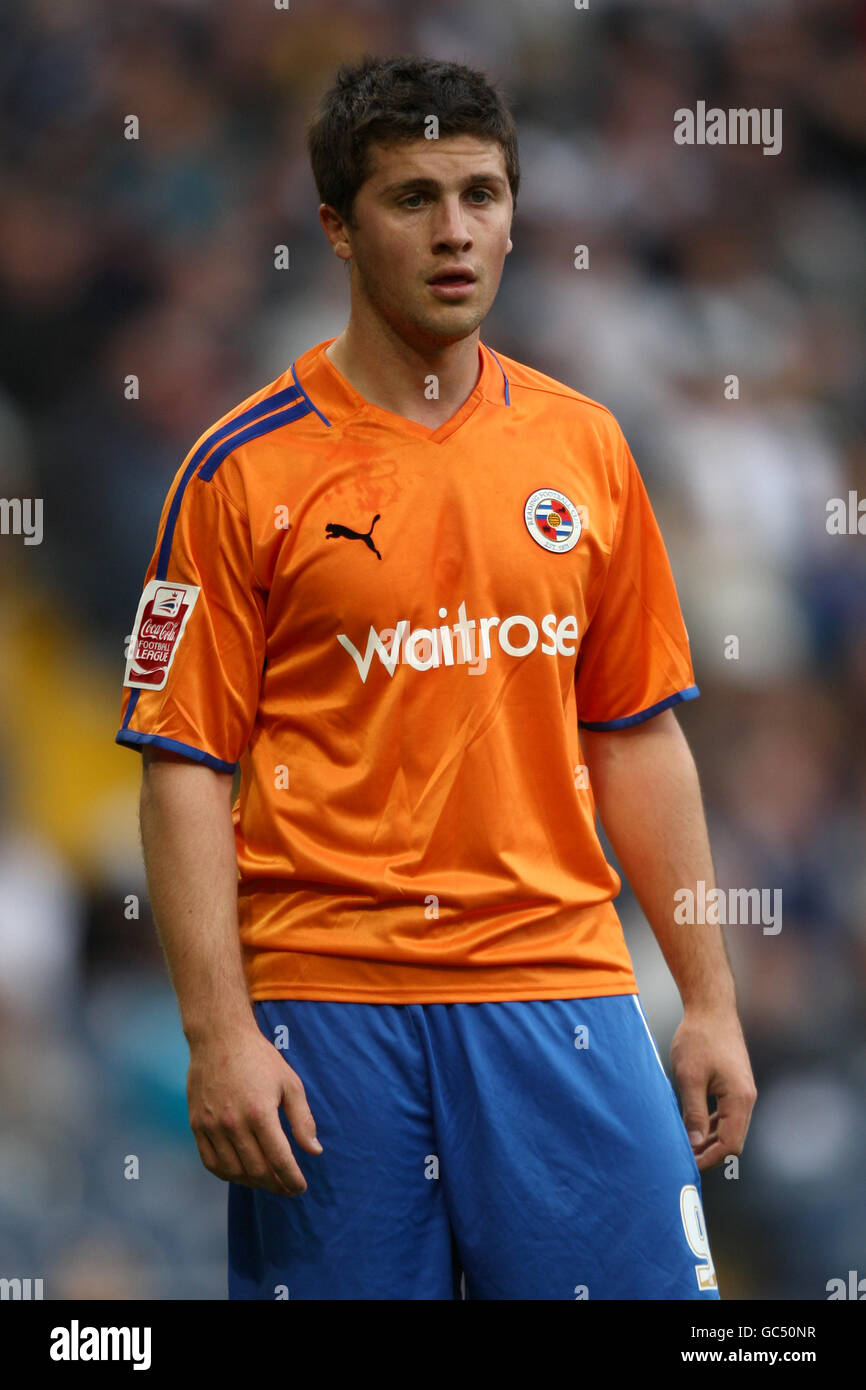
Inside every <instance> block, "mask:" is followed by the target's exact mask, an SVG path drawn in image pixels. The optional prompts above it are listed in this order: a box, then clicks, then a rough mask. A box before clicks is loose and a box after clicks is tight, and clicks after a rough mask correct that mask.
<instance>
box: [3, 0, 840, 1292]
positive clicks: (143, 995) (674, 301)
mask: <svg viewBox="0 0 866 1390" xmlns="http://www.w3.org/2000/svg"><path fill="white" fill-rule="evenodd" d="M364 51H370V52H376V53H381V54H393V53H400V52H403V53H422V54H427V55H431V56H436V57H440V58H450V59H456V60H458V61H462V62H467V63H469V64H470V65H473V66H477V67H481V68H483V69H484V70H485V71H486V72H487V73H488V75H489V76H490V77H491V78H492V79H493V80H495V81H497V82H498V83H499V84H500V85H501V87H502V90H503V92H504V94H505V95H506V97H507V98H508V99H509V100H510V101H511V103H512V106H513V109H514V112H515V116H516V119H517V122H518V128H519V136H520V153H521V164H522V184H521V189H520V195H519V199H518V204H517V210H516V218H515V222H514V229H513V240H514V251H513V252H512V254H511V255H510V256H509V257H508V259H507V261H506V265H505V272H504V276H503V281H502V286H501V290H500V293H499V297H498V300H497V302H496V304H495V306H494V310H493V312H492V313H491V314H490V316H489V318H488V319H487V320H486V322H485V324H484V325H483V326H482V330H481V336H482V340H483V341H484V342H486V343H487V344H489V345H490V346H491V347H492V348H493V349H494V350H495V351H499V352H501V353H504V354H506V355H509V356H512V357H515V358H517V359H518V360H520V361H524V362H526V363H528V364H530V365H532V366H534V367H537V368H539V369H540V370H542V371H546V372H548V373H550V374H551V375H553V376H555V377H557V378H559V379H560V380H562V381H565V382H567V383H568V384H569V385H572V386H574V387H576V388H577V389H578V390H580V391H582V392H584V393H585V394H587V395H589V396H592V397H595V398H597V399H599V400H601V401H603V402H604V403H605V404H606V405H608V406H609V407H610V408H611V409H612V410H613V411H614V413H615V414H616V415H617V417H618V418H619V420H620V422H621V424H622V426H623V428H624V430H625V432H626V435H627V437H628V439H629V442H630V444H631V447H632V450H633V452H634V455H635V457H636V459H637V461H638V464H639V467H640V468H641V471H642V474H643V476H644V479H645V481H646V484H647V487H648V490H649V493H650V496H651V499H652V502H653V505H654V507H655V509H656V514H657V516H658V518H659V522H660V524H661V527H662V531H663V534H664V537H665V540H666V543H667V547H668V551H669V554H670V557H671V563H672V566H673V569H674V573H675V576H676V579H677V584H678V588H679V592H680V597H681V601H682V606H683V610H684V614H685V617H686V623H687V626H688V629H689V634H690V638H691V642H692V652H693V657H694V663H695V670H696V676H697V681H698V684H699V686H700V688H701V691H702V696H701V698H700V699H699V700H697V701H695V702H694V703H693V704H688V705H685V706H681V707H680V709H679V711H678V714H679V718H680V721H681V724H682V726H683V728H684V730H685V732H686V734H687V737H688V738H689V741H690V743H691V745H692V748H693V750H694V753H695V757H696V761H697V764H698V768H699V771H700V774H701V779H702V785H703V789H704V796H705V801H706V807H707V814H708V819H709V823H710V831H711V837H712V843H713V848H714V853H715V858H716V866H717V870H718V878H719V883H720V885H721V886H722V887H725V888H726V887H732V886H743V887H757V888H767V889H771V890H772V889H781V890H782V894H783V913H784V915H783V927H782V930H781V932H779V933H778V934H776V935H771V934H767V933H764V932H763V931H762V929H761V926H760V925H758V924H753V925H748V924H742V925H740V926H735V927H731V928H729V929H728V932H727V939H728V943H729V949H730V953H731V957H732V961H733V964H734V968H735V973H736V976H737V980H738V988H739V996H740V1002H741V1011H742V1018H743V1023H744V1028H745V1033H746V1037H747V1041H748V1044H749V1048H750V1052H751V1057H752V1063H753V1068H754V1071H755V1076H756V1081H757V1086H758V1092H759V1095H758V1102H757V1106H756V1109H755V1112H754V1118H753V1122H752V1128H751V1131H750V1134H749V1139H748V1142H747V1145H746V1149H745V1151H744V1154H743V1157H742V1159H741V1161H740V1170H739V1176H738V1177H736V1178H733V1177H726V1176H725V1173H724V1170H723V1169H721V1168H717V1169H715V1170H713V1171H712V1172H710V1173H709V1174H707V1175H705V1176H704V1179H703V1192H704V1205H705V1210H706V1216H707V1223H708V1228H709V1233H710V1240H711V1244H712V1249H713V1253H714V1257H715V1262H716V1265H717V1268H718V1271H719V1276H720V1282H721V1291H722V1295H723V1297H726V1298H729V1299H736V1298H750V1297H754V1298H759V1299H771V1298H780V1299H824V1298H825V1297H826V1292H825V1289H826V1284H827V1281H828V1280H829V1279H831V1278H834V1277H842V1278H845V1279H847V1274H848V1271H849V1269H857V1270H858V1271H859V1274H860V1275H861V1276H863V1275H866V1200H864V1180H863V1179H864V1172H863V1170H864V1163H863V1154H864V1152H866V1107H864V1097H866V1020H864V1008H863V998H864V984H866V854H864V846H866V744H864V737H863V725H864V717H863V716H864V700H866V558H864V557H866V535H864V534H843V535H831V534H830V533H829V532H828V529H827V524H826V517H827V503H828V501H829V500H830V499H831V498H834V497H840V498H844V499H847V498H848V494H849V492H852V491H853V492H855V493H856V494H857V496H858V497H860V498H866V448H864V440H866V431H864V426H866V391H864V386H866V382H864V363H866V355H864V323H866V310H864V291H866V254H864V248H866V206H864V194H866V183H864V177H863V176H864V164H866V83H864V58H866V5H864V4H863V3H861V0H802V2H801V3H793V0H791V2H789V0H726V3H724V4H720V3H718V0H703V2H700V0H698V2H697V3H686V0H680V2H679V3H675V2H674V0H654V3H653V4H652V5H647V4H645V3H640V0H634V3H621V2H619V0H610V3H606V4H601V3H598V4H597V3H596V0H591V4H590V6H589V8H588V9H587V10H578V9H575V8H573V7H571V6H570V4H569V3H568V0H556V3H554V0H496V2H495V3H493V0H460V3H457V2H456V0H426V3H425V4H423V5H418V4H416V3H411V4H410V3H398V0H388V3H387V4H385V3H384V0H366V3H365V2H364V0H336V2H335V3H330V2H329V0H292V3H291V8H290V9H288V10H282V9H280V10H278V9H276V7H275V6H274V5H273V4H272V3H270V0H225V3H220V0H135V3H130V4H125V5H117V4H111V3H108V0H63V3H62V4H57V3H54V0H17V3H16V4H15V6H8V5H7V6H4V7H3V9H2V11H0V112H2V115H0V126H2V128H0V187H2V197H0V496H3V497H6V498H13V497H21V498H23V497H32V498H42V499H44V538H43V540H42V543H41V544H40V545H34V546H27V545H25V544H24V540H23V538H22V537H21V536H15V535H4V536H0V653H2V657H0V716H2V717H0V1109H2V1118H0V1275H3V1276H5V1277H7V1278H11V1277H33V1278H36V1277H41V1278H43V1279H44V1281H45V1283H44V1289H45V1297H46V1298H67V1297H84V1298H87V1297H93V1298H129V1297H144V1298H152V1299H184V1298H208V1299H220V1298H224V1297H225V1201H226V1191H227V1189H226V1187H225V1186H224V1184H222V1183H221V1182H219V1181H218V1180H217V1179H215V1178H214V1177H212V1176H211V1175H210V1174H208V1173H207V1172H206V1171H205V1169H204V1168H203V1167H202V1165H201V1163H200V1161H199V1158H198V1153H197V1150H196V1148H195V1144H194V1141H193V1139H192V1135H191V1133H190V1131H189V1128H188V1121H187V1113H186V1100H185V1080H186V1062H187V1051H186V1046H185V1043H184V1039H183V1035H182V1033H181V1030H180V1027H179V1022H178V1017H177V1010H176V1006H175V1001H174V996H173V994H172V992H171V990H170V987H169V985H168V983H167V976H166V972H165V969H164V965H163V962H162V957H161V953H160V951H159V947H158V943H157V939H156V935H155V932H154V929H153V925H152V921H151V918H150V915H149V911H148V906H147V894H146V885H145V882H144V877H143V871H142V867H141V857H140V849H139V843H138V828H137V792H138V785H139V777H140V763H139V759H138V755H137V754H136V753H134V752H131V751H129V750H127V749H121V748H119V747H117V746H116V745H115V744H114V742H113V739H114V734H115V732H116V729H117V727H118V723H119V709H120V694H121V690H120V686H121V680H122V675H123V669H124V667H123V656H124V639H125V637H126V635H127V634H128V633H129V631H130V628H131V626H132V621H133V617H134V614H135V610H136V606H137V602H138V598H139V593H140V589H141V584H142V580H143V576H144V571H145V568H146V565H147V562H148V560H149V558H150V555H151V551H152V547H153V543H154V539H155V535H156V526H157V521H158V517H159V512H160V509H161V506H162V502H163V499H164V497H165V493H166V490H167V488H168V485H169V483H170V482H171V479H172V477H173V475H174V473H175V470H176V469H177V467H178V466H179V463H180V462H181V460H182V458H183V457H184V455H185V454H186V452H187V451H188V449H189V448H190V446H191V444H192V443H193V442H194V441H195V439H196V438H197V436H198V435H199V434H200V433H201V432H202V430H204V429H205V428H206V427H207V426H209V425H210V424H211V423H212V421H213V420H215V419H216V418H218V417H219V416H220V415H222V414H223V413H224V412H225V411H226V410H228V409H230V408H231V407H232V406H233V405H235V404H236V403H237V402H238V401H240V400H241V399H243V398H244V397H245V396H246V395H248V394H250V393H251V392H252V391H254V390H257V389H258V388H259V387H260V386H262V385H264V384H265V383H266V382H268V381H271V380H273V379H274V378H275V377H276V376H278V375H279V374H280V373H281V372H283V371H284V370H285V369H286V367H287V365H288V364H289V363H290V362H291V361H292V360H293V359H294V358H295V357H296V356H297V355H298V354H299V353H301V352H302V351H304V350H305V349H306V348H307V347H309V346H312V345H313V344H314V343H316V342H319V341H321V340H322V339H324V338H327V337H332V336H335V335H336V334H338V333H339V332H340V331H341V330H342V328H343V326H344V324H345V321H346V316H347V312H348V291H347V284H346V279H345V276H344V275H343V274H342V273H341V270H342V267H340V265H339V264H338V262H336V261H335V259H334V257H333V255H332V253H331V252H330V250H329V248H328V247H327V244H326V241H325V238H324V236H323V234H322V232H321V229H320V227H319V224H318V220H317V216H316V208H317V203H318V199H317V197H316V193H315V187H314V184H313V181H312V177H311V174H310V171H309V168H308V165H307V159H306V152H305V146H304V124H305V121H306V120H307V118H308V116H309V115H310V112H311V110H312V107H313V104H314V103H315V101H316V99H317V97H318V96H319V94H320V92H321V91H322V90H323V89H324V88H325V87H326V86H328V85H329V84H330V81H331V79H332V75H333V72H334V69H335V68H336V66H337V65H338V63H340V62H342V61H344V60H346V59H350V58H355V57H359V56H360V55H361V54H362V53H363V52H364ZM699 100H703V101H705V102H706V104H707V106H708V107H709V106H720V107H722V108H725V109H727V108H728V107H732V106H736V107H742V106H746V107H750V106H757V107H766V108H771V109H776V108H780V109H781V110H782V112H783V144H782V151H781V153H780V154H778V155H776V156H768V155H764V154H762V151H761V149H760V147H753V146H712V147H711V146H704V147H700V146H680V145H677V144H675V143H674V140H673V128H674V112H675V111H676V110H677V109H678V108H682V107H688V108H694V106H695V104H696V102H697V101H699ZM130 114H135V115H137V116H138V117H139V121H140V138H139V139H138V140H137V141H131V140H127V139H125V138H124V133H123V132H124V120H125V118H126V117H127V116H128V115H130ZM278 244H286V245H288V246H289V248H290V252H291V269H290V270H288V271H279V270H276V269H275V268H274V247H275V246H276V245H278ZM577 245H586V246H587V247H588V248H589V266H588V268H587V269H583V270H577V269H575V268H574V264H573V262H574V248H575V246H577ZM130 374H135V375H136V376H137V377H138V378H139V381H140V398H139V399H137V400H132V401H131V400H128V399H126V398H125V395H124V382H125V379H126V378H127V376H128V375H130ZM731 374H734V375H736V376H737V377H738V379H739V397H738V399H728V398H726V395H725V390H724V384H725V378H726V377H728V376H730V375H731ZM863 526H864V530H866V519H864V522H863ZM732 636H734V637H737V638H738V639H739V655H738V656H737V657H735V658H734V659H731V657H730V655H729V654H727V655H726V652H728V653H729V648H730V644H729V643H728V639H729V638H730V637H732ZM726 644H727V646H726ZM130 895H137V897H138V898H139V900H140V913H139V915H138V916H137V917H136V916H134V915H131V914H132V913H133V912H134V905H133V907H132V908H130V906H129V901H130ZM617 905H618V907H619V909H620V912H621V915H622V917H623V921H624V925H625V929H626V933H627V938H628V942H629V946H630V948H631V950H632V954H633V959H634V962H635V968H636V970H637V975H638V980H639V983H640V986H641V990H642V995H643V999H644V1002H645V1005H646V1008H647V1012H648V1015H649V1017H650V1021H651V1023H652V1025H653V1028H654V1030H655V1032H656V1036H657V1038H658V1040H659V1044H660V1048H661V1050H662V1056H663V1058H664V1059H665V1063H666V1065H667V1066H668V1071H670V1067H669V1062H668V1048H669V1044H670V1039H671V1037H672V1035H673V1031H674V1029H675V1027H676V1024H677V1022H678V1021H679V1017H680V1010H679V1001H678V996H677V994H676V990H675V988H674V986H673V983H672V981H671V978H670V976H669V974H668V973H667V969H666V967H665V965H664V962H663V959H662V957H661V953H660V951H659V949H658V947H657V945H656V943H655V940H654V938H653V937H652V934H651V932H650V931H649V928H648V926H647V924H646V923H645V921H644V920H643V919H642V917H641V914H640V912H639V911H638V910H637V908H636V906H635V904H634V900H633V898H632V896H631V894H630V892H629V891H628V889H627V888H624V890H623V893H622V895H621V897H620V898H619V900H618V904H617ZM129 1155H136V1156H137V1157H138V1160H139V1162H140V1177H139V1178H138V1180H129V1179H128V1178H126V1177H125V1176H124V1172H125V1161H126V1159H127V1156H129Z"/></svg>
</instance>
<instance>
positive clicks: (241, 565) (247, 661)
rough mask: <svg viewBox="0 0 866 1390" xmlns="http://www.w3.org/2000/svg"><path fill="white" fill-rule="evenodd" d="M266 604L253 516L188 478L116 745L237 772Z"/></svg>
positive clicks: (143, 622)
mask: <svg viewBox="0 0 866 1390" xmlns="http://www.w3.org/2000/svg"><path fill="white" fill-rule="evenodd" d="M265 598H266V596H265V594H264V593H263V591H262V590H261V589H260V588H258V587H257V585H256V580H255V573H254V564H253V554H252V543H251V536H250V527H249V522H248V519H247V516H246V514H245V512H244V511H243V510H242V509H241V507H240V506H238V505H237V504H236V503H235V502H233V501H232V500H231V499H230V498H229V497H228V496H227V495H226V494H225V493H223V492H222V491H221V489H220V488H219V487H218V486H217V485H216V484H215V483H214V482H213V481H211V480H207V479H203V478H201V477H199V476H198V475H196V474H193V475H192V476H190V477H187V476H186V474H185V473H181V474H180V475H179V476H178V478H177V479H176V482H175V485H174V487H173V488H172V490H171V492H170V493H169V496H168V497H167V498H166V502H165V506H164V508H163V514H162V518H161V520H160V526H159V533H158V537H157V542H156V547H155V549H154V552H153V556H152V558H151V561H150V565H149V566H148V570H147V574H146V577H145V584H144V591H143V593H142V596H141V600H140V603H139V607H138V613H137V614H136V620H135V624H134V628H133V632H132V635H131V639H130V642H129V645H128V651H127V663H126V674H125V677H124V689H123V697H122V704H121V717H122V723H121V728H120V730H119V731H118V733H117V735H116V739H115V742H117V743H120V744H123V745H126V746H128V747H132V748H137V749H139V751H140V750H141V748H142V747H143V746H145V745H155V746H157V747H160V748H164V749H167V750H168V751H170V752H175V753H181V754H184V755H185V756H187V757H189V758H191V759H193V760H194V761H196V762H201V763H204V764H206V765H207V766H208V767H212V768H214V769H216V770H217V771H219V772H233V771H234V770H235V767H236V765H237V762H238V760H239V758H240V756H241V754H242V753H243V752H244V750H245V748H246V746H247V744H248V742H249V738H250V734H251V732H252V728H253V725H254V722H255V717H256V711H257V707H258V700H259V692H260V688H261V679H262V673H263V666H264V658H265V642H266V627H265Z"/></svg>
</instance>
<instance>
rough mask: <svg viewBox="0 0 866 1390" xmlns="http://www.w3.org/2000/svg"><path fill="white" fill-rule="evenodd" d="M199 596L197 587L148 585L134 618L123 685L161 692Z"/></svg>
mask: <svg viewBox="0 0 866 1390" xmlns="http://www.w3.org/2000/svg"><path fill="white" fill-rule="evenodd" d="M200 593H201V589H200V588H199V587H198V585H196V584H167V583H166V581H165V580H164V579H151V581H150V583H149V584H145V586H144V593H143V594H142V596H141V602H140V603H139V605H138V612H137V613H136V615H135V627H134V628H133V630H132V639H131V641H130V644H129V652H128V655H127V661H126V676H125V677H124V681H123V684H124V685H132V686H138V687H139V688H140V689H141V690H162V688H163V686H164V685H165V683H166V681H167V680H168V671H169V667H170V666H171V663H172V662H173V661H174V654H175V652H176V651H177V648H178V643H179V642H180V639H181V637H183V631H184V628H185V627H186V624H187V620H188V618H189V615H190V613H191V612H192V610H193V609H194V608H195V602H196V599H197V598H198V596H199V594H200Z"/></svg>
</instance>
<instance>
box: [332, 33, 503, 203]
mask: <svg viewBox="0 0 866 1390" xmlns="http://www.w3.org/2000/svg"><path fill="white" fill-rule="evenodd" d="M428 116H436V117H437V119H438V121H439V135H440V136H443V137H444V136H448V135H475V136H477V137H478V138H479V139H481V140H485V139H486V140H496V141H498V143H499V144H500V146H501V147H502V153H503V156H504V159H505V169H506V173H507V175H508V182H509V184H510V186H511V197H512V199H513V201H514V204H515V205H516V203H517V190H518V187H519V184H520V164H519V161H518V156H517V130H516V127H515V124H514V118H513V117H512V115H511V112H510V110H509V108H508V106H507V105H506V102H505V99H504V97H503V96H502V95H501V94H500V92H499V90H498V89H497V87H496V86H495V85H494V84H492V83H491V82H490V81H489V79H488V78H487V77H486V76H485V74H484V73H483V72H479V71H477V70H476V69H475V68H468V67H464V66H463V64H462V63H448V62H443V61H440V60H439V59H436V58H418V57H414V56H412V55H399V56H396V57H390V58H382V57H377V56H375V55H373V54H369V53H365V54H364V56H363V57H362V58H361V59H360V60H358V61H357V62H354V63H344V64H342V66H341V67H339V68H338V69H337V72H336V74H335V77H334V84H333V86H332V87H331V88H330V89H329V90H328V91H327V92H326V93H325V94H324V96H323V97H322V99H321V101H320V103H319V107H318V110H317V111H316V113H315V115H314V116H313V118H312V120H311V121H310V123H309V125H308V126H307V149H308V151H309V155H310V163H311V165H312V168H313V178H314V179H315V181H316V188H317V190H318V193H319V197H320V199H321V201H322V202H323V203H328V204H329V206H330V207H332V208H334V209H335V210H336V211H337V212H338V213H339V215H340V217H342V218H343V220H344V221H346V222H348V223H349V225H350V226H351V225H352V209H353V206H354V202H355V195H356V194H357V192H358V189H359V188H360V187H361V185H362V184H363V183H364V182H365V180H366V179H367V178H368V177H369V174H370V159H369V147H370V145H371V144H372V143H373V142H375V141H379V142H381V143H383V144H391V143H393V142H396V141H399V140H404V141H409V140H417V139H419V138H420V137H423V135H424V122H425V119H426V118H427V117H428Z"/></svg>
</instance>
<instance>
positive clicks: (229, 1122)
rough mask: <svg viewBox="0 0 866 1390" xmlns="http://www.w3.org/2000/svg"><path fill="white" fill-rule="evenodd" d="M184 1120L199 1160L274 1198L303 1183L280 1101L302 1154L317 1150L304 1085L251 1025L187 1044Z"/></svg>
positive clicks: (291, 1193)
mask: <svg viewBox="0 0 866 1390" xmlns="http://www.w3.org/2000/svg"><path fill="white" fill-rule="evenodd" d="M186 1094H187V1102H188V1104H189V1122H190V1128H191V1129H192V1132H193V1135H194V1136H195V1142H196V1144H197V1146H198V1151H199V1155H200V1157H201V1161H202V1163H203V1164H204V1166H205V1168H207V1170H208V1172H210V1173H213V1174H214V1175H215V1176H216V1177H218V1178H222V1179H223V1181H224V1182H236V1183H242V1184H243V1185H245V1186H247V1187H261V1188H264V1189H265V1190H266V1191H268V1192H273V1193H274V1194H275V1195H276V1196H279V1197H293V1196H295V1194H296V1193H300V1192H306V1190H307V1183H306V1180H305V1178H304V1175H303V1173H302V1172H301V1170H300V1168H299V1167H298V1165H297V1163H296V1161H295V1157H294V1154H293V1153H292V1150H291V1146H290V1144H289V1141H288V1139H287V1138H286V1135H285V1133H284V1131H283V1128H282V1125H281V1124H280V1117H279V1109H280V1106H282V1108H283V1110H284V1111H285V1112H286V1115H287V1116H288V1119H289V1122H290V1124H291V1127H292V1133H293V1135H294V1137H295V1139H296V1140H297V1142H298V1143H299V1144H300V1146H301V1148H303V1149H306V1151H307V1152H308V1153H321V1152H322V1146H321V1144H320V1143H319V1141H318V1139H317V1138H316V1124H315V1121H314V1119H313V1116H312V1112H311V1111H310V1107H309V1106H308V1104H307V1097H306V1094H305V1092H304V1086H303V1082H302V1081H301V1078H300V1077H299V1076H298V1074H297V1072H294V1071H292V1068H291V1067H290V1066H289V1065H288V1063H287V1062H285V1061H284V1060H283V1058H282V1056H281V1055H280V1053H279V1051H278V1050H277V1048H275V1047H274V1046H273V1044H272V1043H270V1042H268V1040H267V1038H266V1037H265V1036H264V1035H263V1034H262V1033H261V1032H259V1029H258V1027H257V1026H256V1024H255V1022H253V1023H251V1024H250V1025H249V1026H247V1025H244V1026H243V1027H241V1028H240V1029H237V1030H235V1031H234V1032H233V1033H232V1034H231V1035H230V1036H229V1035H226V1034H225V1033H218V1034H216V1033H215V1034H208V1035H207V1036H205V1037H202V1038H200V1039H197V1040H196V1041H195V1042H194V1043H191V1044H190V1065H189V1073H188V1076H187V1085H186Z"/></svg>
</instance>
